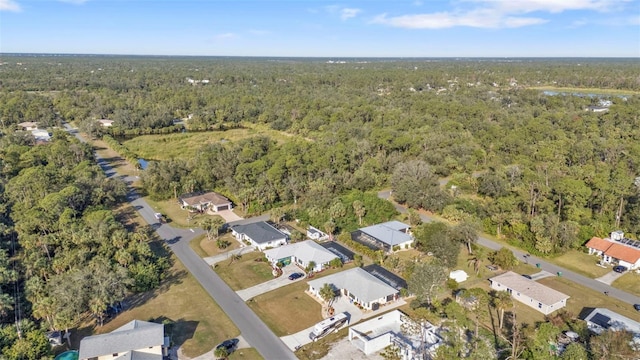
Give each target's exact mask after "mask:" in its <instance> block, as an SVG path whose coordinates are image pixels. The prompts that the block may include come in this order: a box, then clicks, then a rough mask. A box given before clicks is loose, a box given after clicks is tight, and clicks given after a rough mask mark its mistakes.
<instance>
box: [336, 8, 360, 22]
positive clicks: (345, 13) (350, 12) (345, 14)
mask: <svg viewBox="0 0 640 360" xmlns="http://www.w3.org/2000/svg"><path fill="white" fill-rule="evenodd" d="M361 11H362V10H360V9H352V8H343V9H341V10H340V18H341V19H342V20H347V19H351V18H352V17H355V16H356V15H358V13H360V12H361Z"/></svg>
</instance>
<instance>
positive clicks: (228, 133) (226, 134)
mask: <svg viewBox="0 0 640 360" xmlns="http://www.w3.org/2000/svg"><path fill="white" fill-rule="evenodd" d="M258 135H262V136H268V137H270V138H271V139H273V140H275V141H277V142H279V143H283V142H284V141H285V139H287V138H290V137H292V136H293V135H291V134H286V133H282V132H280V131H276V130H273V129H269V128H267V127H258V126H253V125H249V124H247V127H246V128H244V129H230V130H225V131H209V132H194V133H180V134H167V135H142V136H138V137H135V138H133V139H131V140H127V141H125V142H124V143H123V145H125V146H126V147H127V148H128V149H129V150H131V151H133V152H135V153H136V154H138V156H140V157H141V158H143V159H145V160H169V159H177V158H183V159H186V158H192V157H194V156H195V155H196V153H197V151H198V149H200V148H201V147H202V146H203V145H206V144H214V143H219V142H233V141H238V140H242V139H247V138H250V137H254V136H258Z"/></svg>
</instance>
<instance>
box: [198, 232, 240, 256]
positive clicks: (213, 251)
mask: <svg viewBox="0 0 640 360" xmlns="http://www.w3.org/2000/svg"><path fill="white" fill-rule="evenodd" d="M219 239H220V240H226V241H228V242H229V246H228V247H227V248H225V249H220V248H219V247H218V245H217V241H216V240H209V239H207V235H201V236H198V237H196V238H195V239H193V240H191V242H190V243H189V246H191V248H192V249H193V251H195V252H196V254H198V256H200V257H202V258H204V257H208V256H214V255H218V254H222V253H225V252H227V251H230V250H233V249H237V248H238V247H240V243H239V242H238V240H236V239H235V238H234V237H233V235H231V233H226V234H224V235H222V236H220V237H219Z"/></svg>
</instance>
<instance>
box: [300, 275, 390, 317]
mask: <svg viewBox="0 0 640 360" xmlns="http://www.w3.org/2000/svg"><path fill="white" fill-rule="evenodd" d="M324 284H330V285H331V286H332V287H333V288H334V290H337V291H339V292H340V294H341V295H344V296H347V297H349V299H351V301H353V302H354V303H358V304H360V305H361V306H362V307H363V308H365V309H367V310H378V308H379V306H380V305H384V304H387V303H390V302H394V301H396V300H397V299H398V296H399V291H398V290H396V289H395V288H393V287H391V286H389V285H388V284H386V283H385V282H384V281H382V280H380V279H378V278H377V277H375V276H373V275H371V274H369V273H368V272H367V271H365V270H364V269H361V268H353V269H349V270H345V271H341V272H339V273H335V274H332V275H329V276H325V277H322V278H320V279H316V280H311V281H309V292H310V293H311V294H313V295H315V296H317V297H319V298H320V289H322V287H323V286H324Z"/></svg>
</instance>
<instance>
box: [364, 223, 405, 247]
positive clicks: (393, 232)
mask: <svg viewBox="0 0 640 360" xmlns="http://www.w3.org/2000/svg"><path fill="white" fill-rule="evenodd" d="M408 228H409V225H407V224H404V223H401V222H400V221H388V222H386V223H382V224H377V225H372V226H367V227H364V228H361V229H360V231H361V232H363V233H365V234H367V235H369V236H371V237H373V238H375V239H378V240H380V241H381V242H383V243H385V244H387V245H390V246H394V245H398V244H402V243H405V242H407V241H411V240H412V238H411V235H409V234H407V233H404V232H402V231H401V230H405V229H408Z"/></svg>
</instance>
